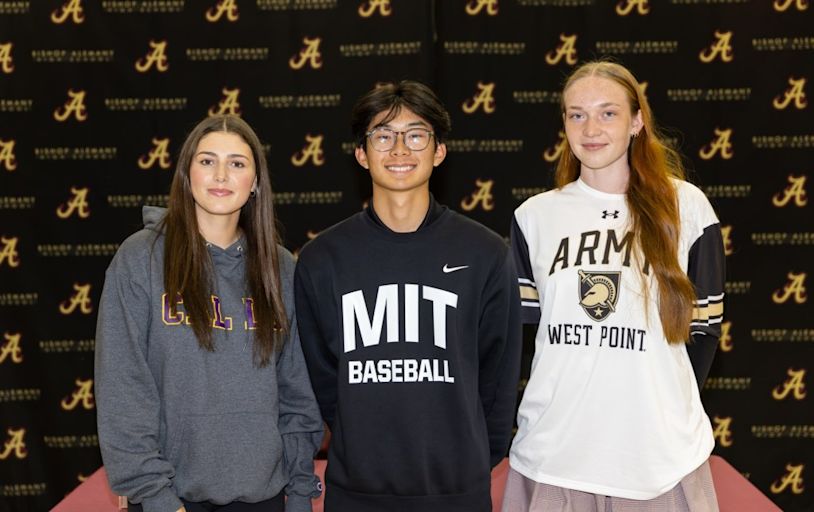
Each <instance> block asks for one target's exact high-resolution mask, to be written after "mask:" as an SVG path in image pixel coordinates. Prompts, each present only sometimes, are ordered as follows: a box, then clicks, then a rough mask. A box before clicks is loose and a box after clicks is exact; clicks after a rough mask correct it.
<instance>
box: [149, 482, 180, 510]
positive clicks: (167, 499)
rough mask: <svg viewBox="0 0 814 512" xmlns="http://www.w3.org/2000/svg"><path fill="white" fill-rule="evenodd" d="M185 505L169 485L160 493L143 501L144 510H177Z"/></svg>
mask: <svg viewBox="0 0 814 512" xmlns="http://www.w3.org/2000/svg"><path fill="white" fill-rule="evenodd" d="M183 506H184V504H183V502H181V500H180V499H179V498H178V496H176V495H175V493H174V492H172V489H170V488H169V487H165V488H163V489H161V491H159V492H158V494H156V495H154V496H150V497H149V498H144V499H143V500H142V501H141V507H142V508H143V509H144V512H175V511H176V510H178V509H179V508H181V507H183Z"/></svg>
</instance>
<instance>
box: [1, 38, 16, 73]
mask: <svg viewBox="0 0 814 512" xmlns="http://www.w3.org/2000/svg"><path fill="white" fill-rule="evenodd" d="M12 48H14V45H13V44H11V43H3V44H0V71H2V72H3V73H5V74H7V75H10V74H11V73H12V72H13V71H14V57H13V56H12V55H11V49H12Z"/></svg>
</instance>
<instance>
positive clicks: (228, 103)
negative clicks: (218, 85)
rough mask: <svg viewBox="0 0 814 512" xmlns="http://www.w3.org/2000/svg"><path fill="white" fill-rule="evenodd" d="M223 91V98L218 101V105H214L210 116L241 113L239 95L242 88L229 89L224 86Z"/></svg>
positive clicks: (209, 112) (237, 114)
mask: <svg viewBox="0 0 814 512" xmlns="http://www.w3.org/2000/svg"><path fill="white" fill-rule="evenodd" d="M221 92H222V93H223V99H222V100H220V102H218V105H217V106H212V107H211V108H210V109H209V111H208V114H209V116H210V117H212V116H219V115H223V114H231V115H234V116H239V115H240V101H238V97H239V96H240V89H237V88H235V89H227V88H226V87H224V88H223V89H222V90H221Z"/></svg>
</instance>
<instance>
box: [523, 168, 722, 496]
mask: <svg viewBox="0 0 814 512" xmlns="http://www.w3.org/2000/svg"><path fill="white" fill-rule="evenodd" d="M674 183H675V185H676V187H677V190H678V198H679V206H680V214H681V237H680V246H679V255H678V257H679V262H680V264H681V267H682V269H683V270H684V271H685V272H687V269H688V264H689V260H690V257H691V252H692V255H693V257H698V258H700V257H703V255H705V254H712V255H713V256H714V257H713V258H712V259H714V260H719V261H711V262H710V263H709V265H706V268H704V264H703V262H697V263H701V267H702V268H703V272H695V273H694V274H693V275H691V276H690V277H691V279H693V277H694V276H695V277H699V276H700V278H701V279H703V280H704V281H705V283H701V284H700V285H699V283H696V285H697V289H698V290H699V294H698V300H697V302H696V311H695V314H694V319H693V328H692V330H693V337H696V335H698V337H699V338H702V337H705V336H704V335H713V336H714V339H713V338H709V339H708V340H707V341H706V343H710V342H714V343H716V344H717V334H716V333H718V332H719V329H720V321H721V316H722V312H723V307H722V300H723V268H722V264H720V265H718V263H720V262H722V257H720V255H721V253H722V246H721V242H720V226H719V224H718V219H717V218H716V216H715V213H714V211H713V209H712V207H711V206H710V204H709V202H708V201H707V199H706V197H705V196H704V194H703V193H702V192H701V191H700V190H699V189H698V188H696V187H695V186H693V185H690V184H689V183H686V182H683V181H679V180H674ZM628 221H629V217H628V209H627V205H626V203H625V196H624V195H623V194H607V193H604V192H600V191H598V190H595V189H592V188H590V187H589V186H588V185H587V184H586V183H584V182H583V181H582V180H577V181H574V182H572V183H570V184H568V185H566V186H565V187H563V188H562V189H557V190H552V191H549V192H545V193H543V194H539V195H537V196H534V197H532V198H530V199H528V200H527V201H526V202H524V203H523V204H522V205H521V206H520V207H519V208H518V209H517V210H516V212H515V223H516V226H514V227H513V237H512V245H513V252H514V255H515V258H516V259H519V260H520V261H517V267H518V272H519V275H520V288H521V297H522V302H523V306H524V308H523V310H525V311H526V312H527V313H528V315H526V317H525V318H526V319H529V318H530V317H534V318H535V319H536V318H539V328H538V331H537V336H536V341H535V353H534V359H533V361H532V366H531V376H530V379H529V382H528V385H527V387H526V390H525V394H524V396H523V399H522V402H521V404H520V408H519V412H518V420H517V422H518V432H517V435H516V436H515V439H514V443H513V445H512V449H511V453H510V461H511V466H512V468H514V469H515V470H516V471H518V472H520V473H521V474H523V475H525V476H526V477H528V478H530V479H532V480H534V481H537V482H541V483H547V484H550V485H556V486H559V487H565V488H569V489H575V490H580V491H585V492H590V493H595V494H603V495H609V496H618V497H623V498H629V499H638V500H647V499H652V498H655V497H656V496H658V495H660V494H663V493H664V492H666V491H668V490H670V489H672V488H673V487H674V486H675V485H676V484H677V483H678V482H679V481H680V480H681V479H682V478H683V477H684V476H686V475H687V474H689V473H690V472H692V471H693V470H694V469H696V468H697V467H698V466H700V465H701V464H702V463H703V462H704V461H705V460H706V459H707V458H708V457H709V455H710V452H711V451H712V448H713V446H714V440H713V436H712V428H711V426H710V421H709V418H708V417H707V415H706V413H705V412H704V408H703V406H702V404H701V399H700V394H699V389H698V384H697V382H696V376H695V374H694V371H693V365H692V363H691V361H690V357H689V356H688V353H687V348H686V347H685V345H684V344H669V343H667V341H666V339H665V338H664V334H663V329H662V325H661V322H660V319H659V315H658V287H657V284H656V280H655V278H654V277H653V274H652V269H650V268H649V267H648V266H647V265H646V264H644V262H643V261H642V257H641V256H639V257H638V258H637V257H636V255H635V254H634V253H635V251H633V250H632V245H633V238H632V234H630V233H629V232H628V231H627V229H628ZM626 236H627V238H626ZM716 244H717V247H716ZM700 245H706V246H708V247H706V248H703V249H704V250H699V249H698V246H700ZM716 253H718V256H715V255H716ZM716 265H717V266H719V267H721V268H720V269H715V268H713V269H712V271H710V268H709V267H710V266H713V267H714V266H716ZM643 269H644V272H643ZM642 279H646V280H647V283H648V286H649V307H648V308H645V301H644V297H643V294H642V291H641V290H642ZM710 340H711V341H710ZM713 351H714V349H713ZM710 357H711V355H710Z"/></svg>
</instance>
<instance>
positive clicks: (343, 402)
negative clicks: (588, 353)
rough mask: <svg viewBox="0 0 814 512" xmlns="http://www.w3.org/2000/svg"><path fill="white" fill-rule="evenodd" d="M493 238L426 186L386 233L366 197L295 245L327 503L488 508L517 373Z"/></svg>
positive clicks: (503, 260)
mask: <svg viewBox="0 0 814 512" xmlns="http://www.w3.org/2000/svg"><path fill="white" fill-rule="evenodd" d="M516 283H517V275H516V272H515V269H514V266H513V263H512V260H511V258H510V256H509V253H508V248H507V247H506V244H505V243H504V241H503V240H502V239H501V238H500V237H499V236H497V235H496V234H495V233H493V232H492V231H490V230H488V229H487V228H485V227H484V226H482V225H480V224H478V223H477V222H474V221H472V220H470V219H468V218H466V217H464V216H462V215H460V214H458V213H456V212H453V211H451V210H448V209H447V208H446V207H444V206H441V205H439V204H437V203H436V202H435V201H434V200H433V199H431V202H430V208H429V210H428V213H427V216H426V218H425V220H424V222H423V223H422V225H421V227H419V229H418V230H417V231H415V232H412V233H396V232H393V231H391V230H390V229H388V228H387V227H386V226H385V225H384V224H383V223H382V222H381V220H379V219H378V218H377V217H376V214H375V213H374V211H373V209H372V208H368V209H367V210H365V211H363V212H360V213H358V214H356V215H354V216H352V217H350V218H348V219H346V220H345V221H343V222H340V223H339V224H337V225H335V226H333V227H331V228H329V229H328V230H326V231H324V232H323V233H322V234H320V235H319V236H318V237H317V238H316V239H314V240H313V241H311V242H309V243H308V244H307V245H306V246H305V247H304V248H303V249H302V252H301V254H300V259H299V262H298V263H297V269H296V274H295V292H296V303H297V322H298V325H299V330H300V338H301V340H302V346H303V351H304V353H305V358H306V362H307V365H308V369H309V372H310V375H311V382H312V385H313V388H314V391H315V393H316V396H317V400H318V401H319V405H320V408H321V410H322V415H323V418H324V419H325V421H326V422H327V423H328V426H329V427H330V428H331V431H332V434H333V437H332V440H331V445H330V449H329V452H328V469H327V472H326V481H327V490H326V501H325V507H326V512H343V511H348V512H381V511H387V512H400V511H404V512H413V511H415V512H435V511H438V512H458V511H460V512H481V511H489V510H491V498H490V494H489V491H490V470H491V468H492V467H493V466H495V465H496V464H497V463H498V462H500V460H501V459H502V458H503V457H504V456H505V454H506V450H507V448H508V443H509V439H510V436H511V427H512V418H513V416H514V411H515V400H516V396H517V381H518V378H519V366H520V353H521V331H520V316H519V315H520V313H519V304H520V300H519V296H518V290H517V285H516Z"/></svg>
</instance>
